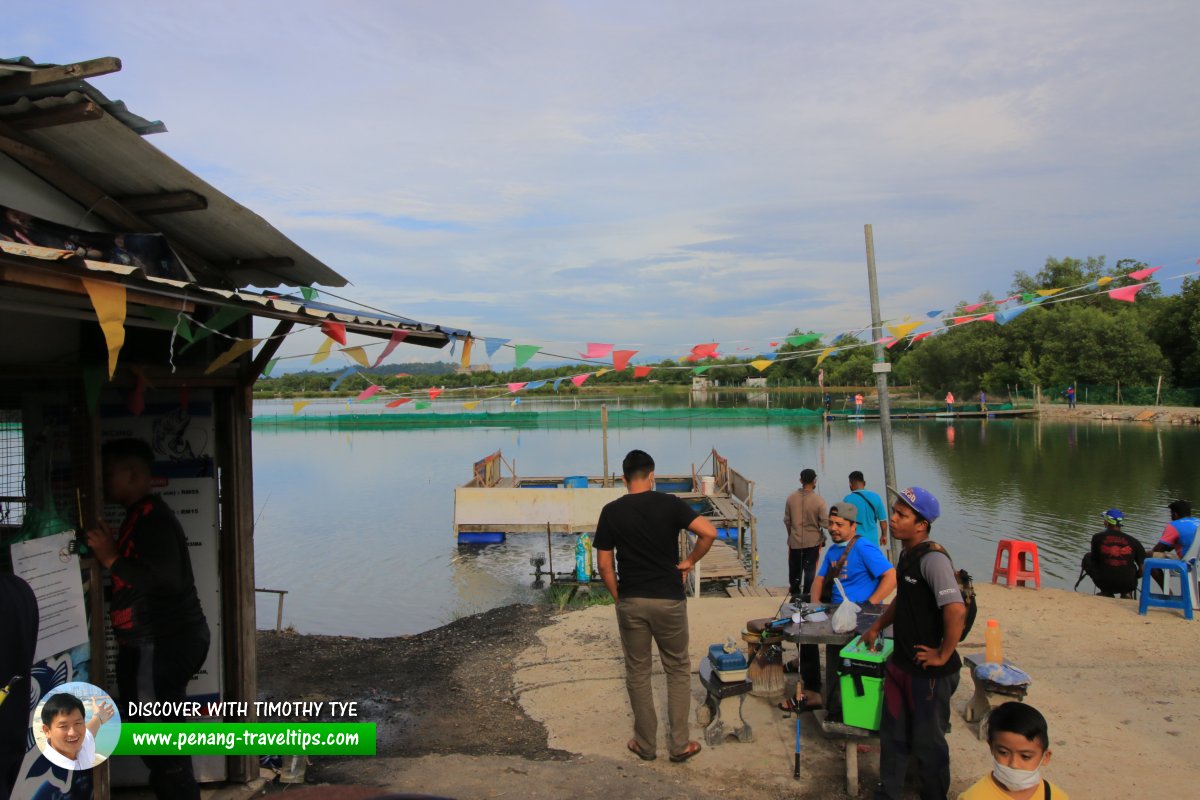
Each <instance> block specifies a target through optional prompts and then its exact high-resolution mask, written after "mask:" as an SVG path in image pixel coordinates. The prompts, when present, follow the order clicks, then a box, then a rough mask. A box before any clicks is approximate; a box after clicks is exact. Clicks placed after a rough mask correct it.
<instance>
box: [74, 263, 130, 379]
mask: <svg viewBox="0 0 1200 800" xmlns="http://www.w3.org/2000/svg"><path fill="white" fill-rule="evenodd" d="M82 280H83V288H84V289H87V293H88V297H90V298H91V299H92V308H94V309H95V310H96V320H97V321H98V322H99V323H100V330H101V331H103V332H104V342H105V344H107V345H108V377H109V379H110V380H111V379H112V376H113V374H114V373H116V371H117V358H118V357H119V356H120V354H121V348H122V347H124V346H125V284H123V283H110V282H108V281H94V280H89V279H88V278H83V279H82Z"/></svg>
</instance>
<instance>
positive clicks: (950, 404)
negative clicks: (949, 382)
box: [946, 392, 954, 412]
mask: <svg viewBox="0 0 1200 800" xmlns="http://www.w3.org/2000/svg"><path fill="white" fill-rule="evenodd" d="M946 410H947V411H949V412H953V411H954V392H946Z"/></svg>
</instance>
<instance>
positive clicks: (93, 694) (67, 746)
mask: <svg viewBox="0 0 1200 800" xmlns="http://www.w3.org/2000/svg"><path fill="white" fill-rule="evenodd" d="M31 727H32V728H33V738H34V740H36V741H37V745H38V748H39V749H40V750H41V751H42V755H44V756H45V757H46V759H47V760H48V761H49V762H50V763H51V764H54V765H56V766H59V767H62V768H63V769H73V770H74V769H91V768H92V767H94V766H96V765H97V764H101V763H103V762H104V759H106V758H108V757H109V756H110V755H112V751H113V750H114V749H115V748H116V746H117V741H118V740H119V739H120V738H121V715H120V714H119V713H118V712H117V704H116V702H115V701H114V700H113V699H112V698H111V697H109V696H108V693H107V692H105V691H104V690H103V689H101V688H100V687H99V686H93V685H92V684H90V683H82V682H78V681H76V682H73V683H64V684H62V685H61V686H55V687H54V688H53V689H51V690H50V691H49V692H47V693H46V696H45V697H43V698H42V701H41V702H40V703H38V705H37V708H36V709H35V710H34V712H33V724H32V726H31Z"/></svg>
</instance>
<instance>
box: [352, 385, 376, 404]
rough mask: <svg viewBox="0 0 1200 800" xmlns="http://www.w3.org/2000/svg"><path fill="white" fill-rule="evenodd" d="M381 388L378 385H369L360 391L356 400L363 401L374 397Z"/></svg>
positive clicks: (357, 401)
mask: <svg viewBox="0 0 1200 800" xmlns="http://www.w3.org/2000/svg"><path fill="white" fill-rule="evenodd" d="M379 388H380V387H378V386H368V387H367V388H366V389H363V390H362V391H361V392H359V393H358V397H356V398H354V402H356V403H361V402H362V401H363V400H366V399H367V398H370V397H374V396H375V395H376V394H377V393H378V392H379Z"/></svg>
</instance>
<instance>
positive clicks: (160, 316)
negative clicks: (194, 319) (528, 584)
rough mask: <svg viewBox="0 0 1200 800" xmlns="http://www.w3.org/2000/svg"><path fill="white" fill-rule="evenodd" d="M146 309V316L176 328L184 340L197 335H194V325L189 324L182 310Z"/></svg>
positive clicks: (173, 328) (189, 340) (168, 326)
mask: <svg viewBox="0 0 1200 800" xmlns="http://www.w3.org/2000/svg"><path fill="white" fill-rule="evenodd" d="M145 311H146V316H148V317H150V319H152V320H154V321H155V322H157V323H158V324H160V325H164V326H166V327H167V328H170V329H172V330H174V331H175V333H177V334H178V335H179V338H181V339H183V340H184V341H187V342H191V341H194V340H195V336H193V335H192V326H191V325H189V324H188V318H187V317H185V316H183V314H181V313H180V312H178V311H171V310H170V309H168V308H146V309H145Z"/></svg>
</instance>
